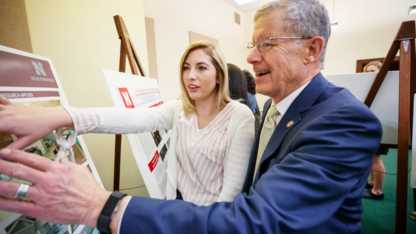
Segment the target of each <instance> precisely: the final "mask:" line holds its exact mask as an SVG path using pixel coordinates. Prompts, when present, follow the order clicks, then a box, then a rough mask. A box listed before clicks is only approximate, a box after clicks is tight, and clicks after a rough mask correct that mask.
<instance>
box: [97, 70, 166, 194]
mask: <svg viewBox="0 0 416 234" xmlns="http://www.w3.org/2000/svg"><path fill="white" fill-rule="evenodd" d="M102 72H103V75H104V79H105V81H106V83H107V86H108V90H109V91H110V95H111V98H112V100H113V103H114V106H115V107H121V108H132V109H133V108H134V109H140V108H151V107H155V106H158V105H161V104H163V98H162V95H161V93H160V90H159V86H158V84H157V81H156V80H155V79H152V78H146V77H140V76H136V75H131V74H126V73H120V72H115V71H110V70H106V69H102ZM127 139H128V141H129V144H130V148H131V151H132V152H133V156H134V158H135V160H136V163H137V166H138V168H139V171H140V174H141V175H142V177H143V181H144V183H145V185H146V188H147V191H148V192H149V196H150V197H152V198H159V199H165V198H166V183H167V175H166V166H167V165H166V163H165V162H167V152H168V150H169V144H170V131H167V130H158V131H156V132H152V133H150V132H146V133H139V134H127Z"/></svg>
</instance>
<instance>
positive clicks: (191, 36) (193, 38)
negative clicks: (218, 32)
mask: <svg viewBox="0 0 416 234" xmlns="http://www.w3.org/2000/svg"><path fill="white" fill-rule="evenodd" d="M195 41H208V42H211V43H212V44H214V45H217V46H219V45H220V44H219V41H218V39H215V38H212V37H208V36H205V35H202V34H199V33H196V32H191V31H190V32H189V44H192V43H193V42H195Z"/></svg>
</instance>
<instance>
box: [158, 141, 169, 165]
mask: <svg viewBox="0 0 416 234" xmlns="http://www.w3.org/2000/svg"><path fill="white" fill-rule="evenodd" d="M167 152H168V147H167V146H166V145H165V144H163V147H162V150H160V151H159V154H160V158H161V159H162V161H165V156H166V153H167Z"/></svg>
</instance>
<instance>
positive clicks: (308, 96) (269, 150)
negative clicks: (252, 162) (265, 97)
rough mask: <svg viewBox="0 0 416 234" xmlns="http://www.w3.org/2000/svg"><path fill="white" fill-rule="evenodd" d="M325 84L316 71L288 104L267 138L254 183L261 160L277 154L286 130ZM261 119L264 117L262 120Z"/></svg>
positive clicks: (293, 124)
mask: <svg viewBox="0 0 416 234" xmlns="http://www.w3.org/2000/svg"><path fill="white" fill-rule="evenodd" d="M327 85H328V81H327V80H326V79H325V78H324V77H323V76H322V75H321V73H318V74H317V75H316V76H315V77H314V78H313V79H312V80H311V82H310V83H309V84H308V86H306V88H305V89H304V90H303V91H302V92H301V93H300V94H299V96H298V97H297V98H296V99H295V100H294V101H293V103H292V104H291V105H290V106H289V109H288V110H287V111H286V113H285V114H284V116H283V117H282V119H281V120H280V122H279V124H278V125H277V127H276V129H275V131H274V132H273V135H272V137H271V138H270V140H269V143H268V144H267V146H266V149H265V150H264V153H263V156H262V158H261V161H260V163H259V169H257V174H256V179H255V182H254V183H256V182H257V180H258V179H259V177H260V174H261V170H260V169H261V166H262V164H263V162H264V161H265V160H267V159H268V158H269V157H271V156H272V155H274V156H277V150H278V149H279V147H280V145H281V143H282V141H283V140H284V138H285V137H286V135H287V134H288V132H289V131H291V129H293V128H294V127H295V126H296V125H297V124H298V123H299V122H300V121H301V119H302V117H301V113H303V112H305V111H308V110H309V109H310V108H311V107H312V105H313V104H314V102H315V101H316V99H317V98H318V97H319V95H320V94H321V93H322V91H323V90H324V89H325V88H326V87H327ZM264 113H267V112H264ZM263 121H264V119H263V120H262V122H263ZM291 121H293V123H291V124H289V123H290V122H291ZM259 135H260V134H259ZM256 143H257V145H258V141H256Z"/></svg>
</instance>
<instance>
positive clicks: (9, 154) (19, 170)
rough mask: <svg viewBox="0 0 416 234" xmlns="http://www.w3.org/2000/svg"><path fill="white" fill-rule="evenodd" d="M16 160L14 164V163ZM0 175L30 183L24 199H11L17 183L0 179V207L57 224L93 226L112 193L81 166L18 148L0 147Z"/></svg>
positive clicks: (17, 186)
mask: <svg viewBox="0 0 416 234" xmlns="http://www.w3.org/2000/svg"><path fill="white" fill-rule="evenodd" d="M14 162H17V163H14ZM0 174H5V175H8V176H10V177H13V178H17V179H21V180H25V181H28V182H31V183H32V185H31V186H30V188H29V190H28V191H27V193H26V196H25V198H26V199H28V200H29V201H26V200H17V199H12V198H5V197H4V196H7V197H13V196H14V195H15V194H16V191H17V189H18V188H19V186H20V184H18V183H15V182H10V181H1V180H0V210H6V211H10V212H16V213H20V214H24V215H28V216H31V217H35V218H40V219H43V220H46V221H49V222H52V223H59V224H85V225H88V226H92V227H96V225H97V219H98V216H99V214H100V212H101V210H102V209H103V207H104V204H105V203H106V201H107V200H108V198H109V196H110V194H111V192H108V191H106V190H104V189H102V188H101V187H100V185H99V184H98V183H97V181H96V180H95V179H94V177H93V176H92V174H91V172H90V171H89V170H88V169H87V168H86V167H83V166H79V165H77V164H74V163H71V162H69V161H68V160H67V159H65V158H63V159H61V163H58V162H54V161H51V160H48V159H46V158H43V157H40V156H38V155H35V154H29V153H25V152H22V151H20V150H13V149H12V150H10V149H2V150H0Z"/></svg>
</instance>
